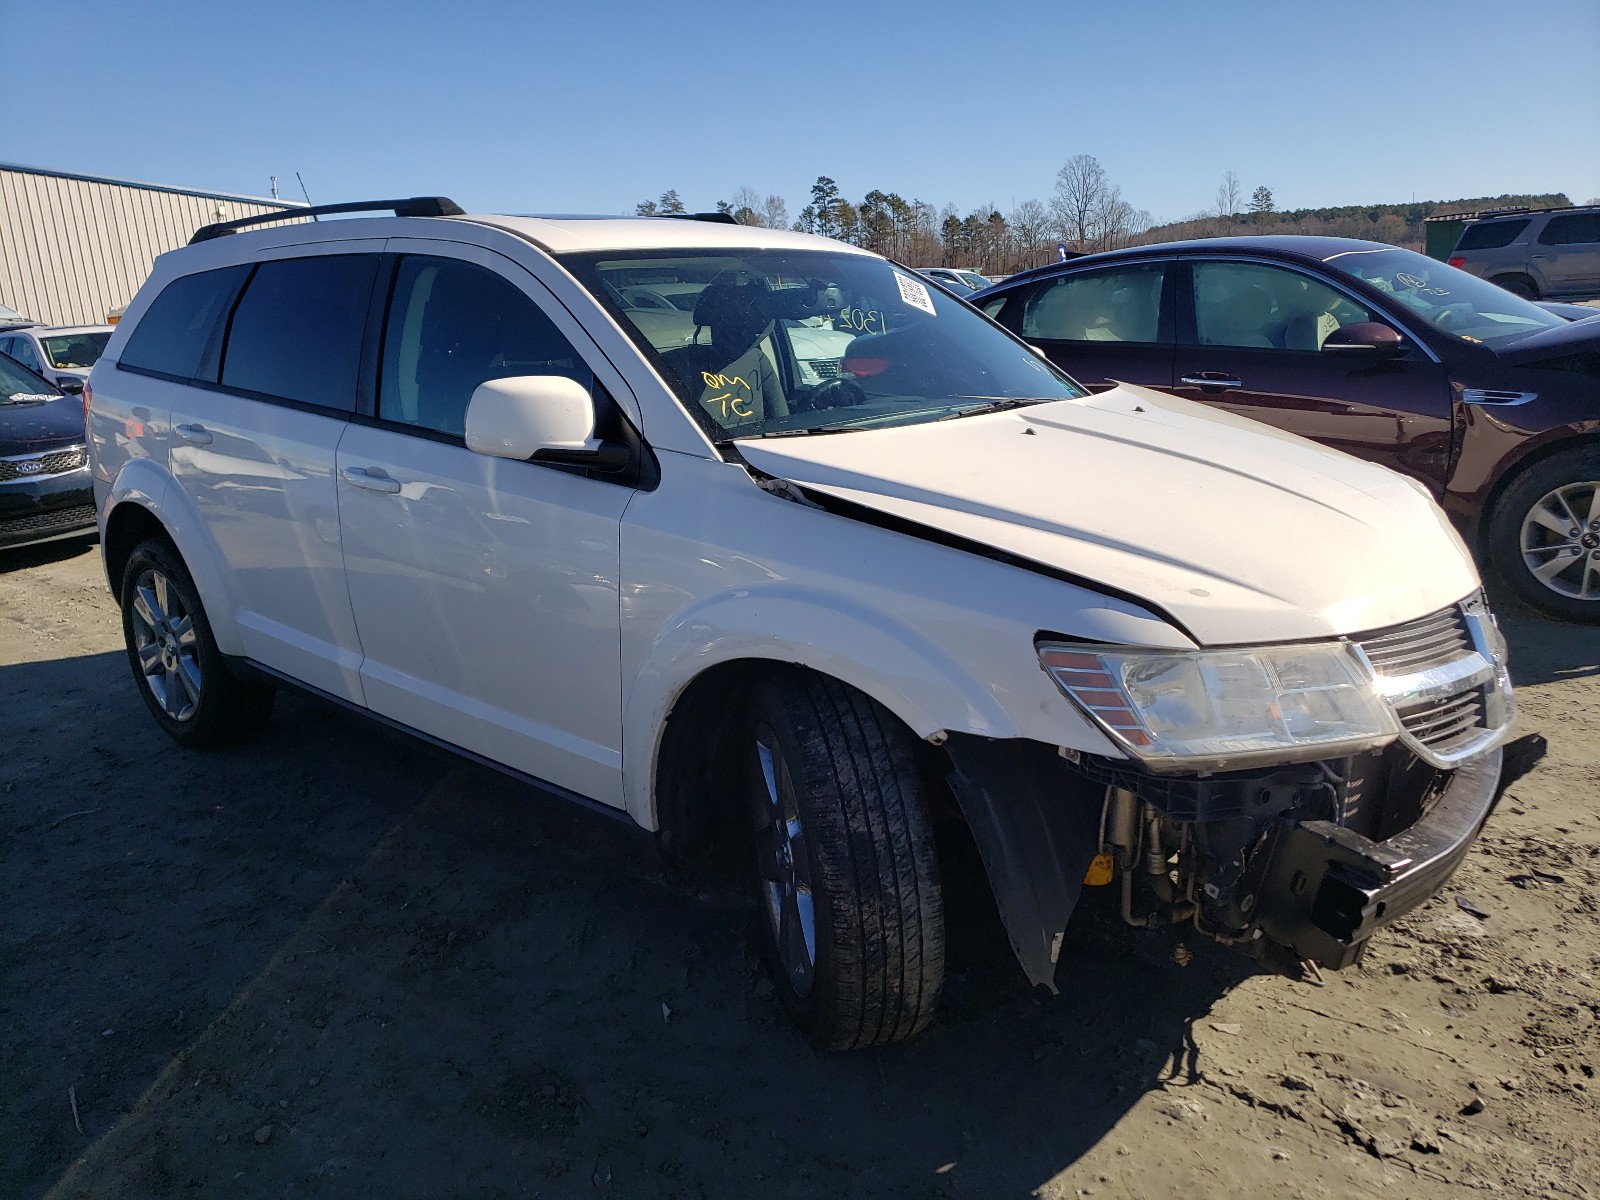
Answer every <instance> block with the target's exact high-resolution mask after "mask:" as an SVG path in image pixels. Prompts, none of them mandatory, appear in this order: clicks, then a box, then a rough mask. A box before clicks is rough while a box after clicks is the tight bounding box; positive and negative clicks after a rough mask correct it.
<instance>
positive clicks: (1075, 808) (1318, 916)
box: [945, 735, 1543, 990]
mask: <svg viewBox="0 0 1600 1200" xmlns="http://www.w3.org/2000/svg"><path fill="white" fill-rule="evenodd" d="M945 750H946V752H947V753H948V755H949V761H950V764H951V768H952V769H951V772H950V775H949V783H950V787H951V791H952V793H953V794H954V795H955V797H956V800H957V801H958V803H959V804H960V806H961V809H962V813H963V815H964V816H965V818H966V821H967V824H968V826H969V827H970V828H971V830H972V833H973V838H974V840H975V841H976V843H977V846H978V850H979V852H980V854H981V855H982V857H983V862H984V867H985V869H986V871H987V873H988V875H989V880H990V883H991V886H992V888H993V891H994V896H995V901H996V905H997V907H998V908H999V910H1000V915H1001V918H1002V919H1003V920H1004V922H1005V925H1006V930H1007V933H1008V935H1009V937H1010V940H1011V944H1012V948H1013V949H1014V950H1015V952H1016V955H1017V959H1018V961H1019V962H1020V963H1021V965H1022V967H1023V970H1024V971H1025V972H1026V973H1027V976H1028V978H1029V980H1030V982H1032V983H1033V984H1034V985H1040V984H1043V985H1045V986H1048V987H1050V988H1051V989H1052V990H1054V987H1055V984H1054V982H1053V977H1054V975H1055V968H1056V963H1057V959H1058V958H1059V955H1060V947H1061V941H1062V935H1063V933H1064V931H1065V929H1066V925H1067V921H1068V919H1069V918H1070V916H1071V914H1072V911H1073V909H1074V908H1075V907H1076V905H1077V902H1078V898H1079V896H1080V894H1081V892H1082V889H1083V887H1084V877H1085V873H1086V871H1087V870H1088V868H1089V866H1090V864H1091V862H1093V861H1094V860H1095V858H1096V857H1097V856H1102V855H1103V856H1106V857H1107V858H1109V859H1111V860H1113V861H1114V862H1115V864H1116V867H1117V869H1118V870H1119V871H1120V872H1121V873H1122V875H1123V884H1124V914H1123V915H1124V917H1125V918H1127V919H1128V920H1129V921H1130V922H1131V923H1133V924H1136V925H1148V924H1155V923H1169V922H1175V921H1179V920H1182V921H1191V920H1192V921H1193V923H1194V925H1195V927H1196V928H1197V929H1198V930H1200V931H1201V932H1202V933H1205V934H1207V935H1209V936H1213V937H1216V938H1218V939H1219V940H1222V941H1225V942H1228V943H1231V944H1236V945H1244V946H1246V947H1254V948H1257V949H1261V948H1263V947H1264V946H1276V947H1278V948H1279V949H1280V950H1281V951H1284V952H1287V954H1288V955H1290V956H1292V957H1293V958H1294V959H1296V960H1300V961H1306V960H1309V961H1312V962H1315V963H1317V964H1319V965H1321V966H1324V967H1328V968H1332V969H1338V968H1341V967H1345V966H1348V965H1350V964H1351V963H1353V962H1354V961H1356V960H1357V959H1358V958H1359V957H1360V955H1361V952H1362V949H1363V948H1364V946H1365V945H1366V943H1367V939H1369V938H1370V937H1371V936H1372V935H1373V934H1374V933H1375V932H1376V931H1377V930H1379V929H1381V928H1383V927H1384V926H1385V925H1387V924H1389V923H1390V922H1392V921H1394V920H1396V919H1398V918H1400V917H1402V916H1404V915H1405V914H1406V913H1408V912H1410V911H1412V910H1413V909H1415V908H1416V907H1417V906H1418V905H1420V904H1422V903H1423V902H1424V901H1426V900H1427V899H1429V898H1430V897H1431V896H1433V895H1435V894H1436V893H1437V892H1438V891H1439V889H1440V888H1442V887H1443V886H1444V884H1445V883H1446V881H1447V880H1448V879H1449V878H1450V876H1451V875H1452V874H1453V873H1454V871H1455V869H1456V868H1457V866H1459V865H1460V863H1461V860H1462V859H1463V858H1464V857H1466V854H1467V851H1468V850H1469V849H1470V848H1471V846H1472V842H1473V840H1474V839H1475V838H1476V837H1477V834H1478V831H1479V830H1480V829H1481V828H1482V826H1483V823H1484V822H1485V821H1486V820H1487V819H1488V817H1489V815H1490V814H1491V813H1492V812H1493V811H1494V808H1495V805H1496V803H1497V802H1498V801H1499V798H1500V796H1501V794H1502V793H1503V792H1504V790H1505V788H1506V787H1508V786H1509V785H1510V784H1511V783H1512V782H1513V781H1514V780H1515V779H1516V778H1518V777H1520V776H1521V775H1522V774H1525V773H1526V772H1527V771H1528V770H1529V769H1531V767H1532V766H1533V764H1534V763H1535V762H1537V761H1538V758H1539V757H1540V755H1541V754H1542V753H1543V741H1542V739H1540V738H1538V737H1537V736H1534V735H1530V736H1529V737H1526V738H1523V739H1521V740H1520V741H1518V742H1514V743H1512V744H1510V745H1508V746H1506V747H1505V748H1504V749H1495V750H1492V751H1489V752H1487V753H1485V754H1483V755H1481V756H1480V757H1477V758H1475V759H1473V760H1472V761H1471V762H1469V763H1463V764H1461V765H1458V766H1456V767H1454V768H1452V769H1450V770H1438V769H1436V768H1433V767H1431V766H1430V765H1429V764H1426V763H1423V762H1421V761H1419V760H1418V759H1417V758H1416V757H1415V756H1413V755H1411V754H1410V753H1409V752H1408V751H1407V750H1406V749H1405V748H1404V747H1392V748H1389V749H1387V750H1384V751H1381V752H1376V753H1372V754H1368V755H1364V756H1358V757H1357V758H1353V759H1345V760H1339V761H1337V762H1325V763H1305V764H1298V765H1296V766H1292V767H1287V768H1283V769H1280V770H1277V771H1267V772H1254V773H1246V772H1239V773H1235V774H1232V775H1218V776H1212V777H1208V778H1204V779H1201V778H1195V779H1174V778H1173V777H1171V776H1154V775H1150V774H1147V773H1144V772H1141V771H1138V770H1137V769H1136V768H1133V767H1131V766H1130V764H1127V763H1125V762H1121V763H1119V762H1114V761H1113V760H1106V759H1099V760H1096V759H1092V758H1091V757H1089V756H1075V757H1074V758H1071V759H1069V758H1065V757H1062V755H1061V754H1060V753H1058V752H1056V751H1055V750H1054V748H1052V747H1049V746H1044V745H1041V744H1039V743H1034V742H1026V741H990V740H986V739H983V738H977V737H970V736H952V737H951V738H950V739H949V741H948V743H947V744H946V746H945ZM1135 879H1139V880H1142V881H1143V883H1144V885H1145V887H1144V891H1145V892H1147V893H1149V895H1150V896H1151V897H1152V898H1153V900H1154V901H1155V903H1156V905H1157V908H1156V910H1155V911H1153V912H1149V913H1147V914H1146V915H1144V916H1137V917H1136V916H1134V915H1133V914H1132V912H1131V910H1130V908H1129V901H1128V899H1127V897H1129V896H1130V895H1131V892H1132V885H1133V882H1134V880H1135ZM1274 957H1279V958H1281V957H1283V955H1282V954H1278V955H1275V956H1274Z"/></svg>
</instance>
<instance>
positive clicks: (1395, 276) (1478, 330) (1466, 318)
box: [1323, 246, 1565, 346]
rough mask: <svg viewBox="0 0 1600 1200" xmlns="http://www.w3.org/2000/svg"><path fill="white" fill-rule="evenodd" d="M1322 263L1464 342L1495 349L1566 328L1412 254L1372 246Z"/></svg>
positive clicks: (1496, 289) (1497, 290) (1501, 292)
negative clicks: (1509, 342) (1519, 339)
mask: <svg viewBox="0 0 1600 1200" xmlns="http://www.w3.org/2000/svg"><path fill="white" fill-rule="evenodd" d="M1323 261H1324V262H1326V263H1327V264H1328V266H1329V268H1331V269H1332V270H1335V271H1340V272H1343V273H1344V274H1346V275H1349V276H1350V277H1351V278H1352V279H1357V280H1359V281H1361V282H1362V283H1364V284H1366V285H1367V286H1368V287H1370V288H1373V289H1375V290H1376V291H1379V292H1382V293H1383V294H1384V295H1385V296H1387V297H1388V298H1389V299H1390V300H1391V301H1392V302H1394V303H1395V304H1398V305H1400V306H1401V307H1403V308H1404V309H1405V310H1406V311H1407V312H1409V313H1412V314H1414V315H1415V316H1417V317H1419V318H1421V319H1422V320H1424V321H1426V322H1427V323H1428V324H1429V325H1431V326H1433V327H1434V328H1435V329H1438V330H1441V331H1442V332H1444V333H1447V334H1449V335H1450V336H1452V337H1456V338H1460V339H1461V340H1462V341H1464V342H1471V343H1473V344H1479V343H1484V344H1487V345H1489V346H1495V345H1497V344H1499V343H1502V342H1507V341H1513V340H1515V339H1516V338H1520V337H1523V336H1525V335H1527V334H1530V333H1533V332H1536V331H1537V330H1540V329H1555V328H1559V327H1560V326H1561V325H1563V324H1565V322H1564V321H1563V320H1562V318H1560V317H1558V316H1556V315H1555V314H1554V313H1549V312H1545V310H1544V309H1542V308H1540V307H1538V305H1535V304H1531V303H1529V302H1528V301H1526V300H1524V299H1522V298H1521V297H1520V296H1513V295H1512V294H1511V293H1510V292H1508V291H1506V290H1505V288H1503V287H1500V286H1499V285H1498V284H1493V283H1490V282H1489V281H1488V280H1486V279H1479V278H1478V277H1477V276H1476V275H1469V274H1468V273H1467V272H1465V271H1460V270H1457V269H1456V268H1455V267H1452V266H1449V265H1448V264H1446V263H1442V262H1439V261H1438V260H1436V259H1432V258H1428V257H1426V256H1425V255H1421V254H1418V253H1417V252H1416V251H1414V250H1402V249H1401V248H1400V247H1398V246H1374V247H1370V248H1362V249H1355V250H1341V251H1339V252H1338V253H1337V254H1330V255H1329V256H1328V257H1327V258H1326V259H1324V260H1323Z"/></svg>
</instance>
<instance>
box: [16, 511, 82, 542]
mask: <svg viewBox="0 0 1600 1200" xmlns="http://www.w3.org/2000/svg"><path fill="white" fill-rule="evenodd" d="M93 524H94V505H92V504H74V505H72V506H71V507H69V508H52V509H48V510H47V511H45V512H41V513H29V514H28V515H27V516H25V517H9V518H0V537H5V536H6V535H8V534H13V533H57V532H60V531H61V530H65V529H77V528H79V527H82V528H88V527H89V526H91V525H93Z"/></svg>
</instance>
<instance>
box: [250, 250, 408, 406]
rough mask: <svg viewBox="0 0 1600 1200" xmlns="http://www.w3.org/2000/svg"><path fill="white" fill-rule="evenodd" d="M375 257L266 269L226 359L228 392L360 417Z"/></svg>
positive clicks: (284, 263)
mask: <svg viewBox="0 0 1600 1200" xmlns="http://www.w3.org/2000/svg"><path fill="white" fill-rule="evenodd" d="M377 266H378V256H377V255H375V254H332V255H319V256H315V257H310V258H287V259H279V260H277V261H274V262H265V263H262V264H261V265H260V266H259V267H257V268H256V273H255V274H254V275H253V276H252V277H251V279H250V282H249V283H248V284H247V285H246V286H245V289H244V295H243V296H241V297H240V298H239V304H238V307H237V308H236V309H235V310H234V314H233V320H232V322H231V323H230V324H229V326H228V344H227V346H226V347H225V348H224V350H223V355H222V384H223V386H224V387H233V388H239V389H241V390H243V391H247V392H256V393H258V394H260V395H264V396H273V397H277V398H280V399H284V400H293V401H296V402H298V403H301V404H313V405H316V406H318V407H319V408H331V409H337V410H343V411H354V409H355V406H356V372H357V370H358V369H359V367H360V364H361V334H362V331H363V329H364V328H365V326H366V319H367V302H368V300H369V298H370V297H371V295H372V280H373V277H374V275H375V274H376V272H377Z"/></svg>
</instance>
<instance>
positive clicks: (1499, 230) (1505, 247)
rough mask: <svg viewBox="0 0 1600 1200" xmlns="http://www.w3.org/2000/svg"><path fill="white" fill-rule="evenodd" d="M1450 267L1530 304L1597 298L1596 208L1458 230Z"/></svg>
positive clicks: (1493, 220)
mask: <svg viewBox="0 0 1600 1200" xmlns="http://www.w3.org/2000/svg"><path fill="white" fill-rule="evenodd" d="M1450 265H1451V266H1452V267H1460V268H1461V269H1462V270H1463V271H1467V272H1469V273H1471V274H1473V275H1478V276H1481V277H1482V278H1484V279H1487V280H1488V281H1489V282H1490V283H1497V284H1499V285H1500V286H1501V287H1503V288H1505V289H1506V290H1507V291H1509V292H1515V293H1516V294H1517V295H1519V296H1523V297H1525V298H1527V299H1529V300H1540V299H1574V300H1585V299H1589V298H1591V297H1595V296H1600V207H1594V206H1590V207H1585V208H1558V209H1549V210H1544V211H1537V212H1536V211H1523V212H1520V213H1505V214H1503V215H1497V216H1493V217H1484V218H1482V219H1480V220H1477V221H1474V222H1472V224H1470V225H1468V226H1467V227H1466V228H1465V229H1464V230H1462V231H1461V238H1460V240H1459V241H1457V242H1456V248H1455V250H1453V251H1452V252H1451V254H1450Z"/></svg>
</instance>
